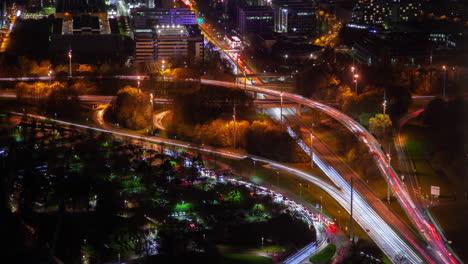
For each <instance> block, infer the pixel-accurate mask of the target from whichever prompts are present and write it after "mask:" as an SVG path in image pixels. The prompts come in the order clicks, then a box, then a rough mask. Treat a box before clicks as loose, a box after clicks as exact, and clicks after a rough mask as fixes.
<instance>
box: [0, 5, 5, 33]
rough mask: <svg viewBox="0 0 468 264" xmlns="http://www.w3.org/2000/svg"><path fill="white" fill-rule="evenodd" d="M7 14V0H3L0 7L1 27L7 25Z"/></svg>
mask: <svg viewBox="0 0 468 264" xmlns="http://www.w3.org/2000/svg"><path fill="white" fill-rule="evenodd" d="M5 16H6V1H3V3H2V6H1V9H0V28H2V27H3V26H4V25H5Z"/></svg>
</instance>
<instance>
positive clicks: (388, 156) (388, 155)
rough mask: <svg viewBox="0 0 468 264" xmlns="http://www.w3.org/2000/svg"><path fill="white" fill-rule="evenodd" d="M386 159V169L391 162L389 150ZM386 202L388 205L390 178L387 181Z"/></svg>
mask: <svg viewBox="0 0 468 264" xmlns="http://www.w3.org/2000/svg"><path fill="white" fill-rule="evenodd" d="M387 159H388V165H387V167H390V162H391V160H392V157H391V156H390V148H389V149H388V153H387ZM387 202H388V203H390V178H389V179H388V183H387Z"/></svg>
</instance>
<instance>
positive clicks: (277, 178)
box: [276, 171, 279, 187]
mask: <svg viewBox="0 0 468 264" xmlns="http://www.w3.org/2000/svg"><path fill="white" fill-rule="evenodd" d="M276 186H278V187H279V171H277V172H276Z"/></svg>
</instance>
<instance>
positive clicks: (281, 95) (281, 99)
mask: <svg viewBox="0 0 468 264" xmlns="http://www.w3.org/2000/svg"><path fill="white" fill-rule="evenodd" d="M280 122H281V130H283V91H281V93H280Z"/></svg>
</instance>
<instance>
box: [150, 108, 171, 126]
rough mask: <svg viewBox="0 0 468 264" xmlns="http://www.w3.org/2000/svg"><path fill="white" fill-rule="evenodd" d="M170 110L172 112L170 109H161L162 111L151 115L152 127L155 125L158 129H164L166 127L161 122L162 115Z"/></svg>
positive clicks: (165, 114) (164, 115)
mask: <svg viewBox="0 0 468 264" xmlns="http://www.w3.org/2000/svg"><path fill="white" fill-rule="evenodd" d="M171 112H172V111H171V110H166V111H162V112H159V113H157V114H154V115H153V120H152V121H153V125H154V127H156V128H157V129H159V130H166V128H165V127H164V125H163V124H162V120H163V118H164V117H166V116H167V115H168V114H169V113H171Z"/></svg>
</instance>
